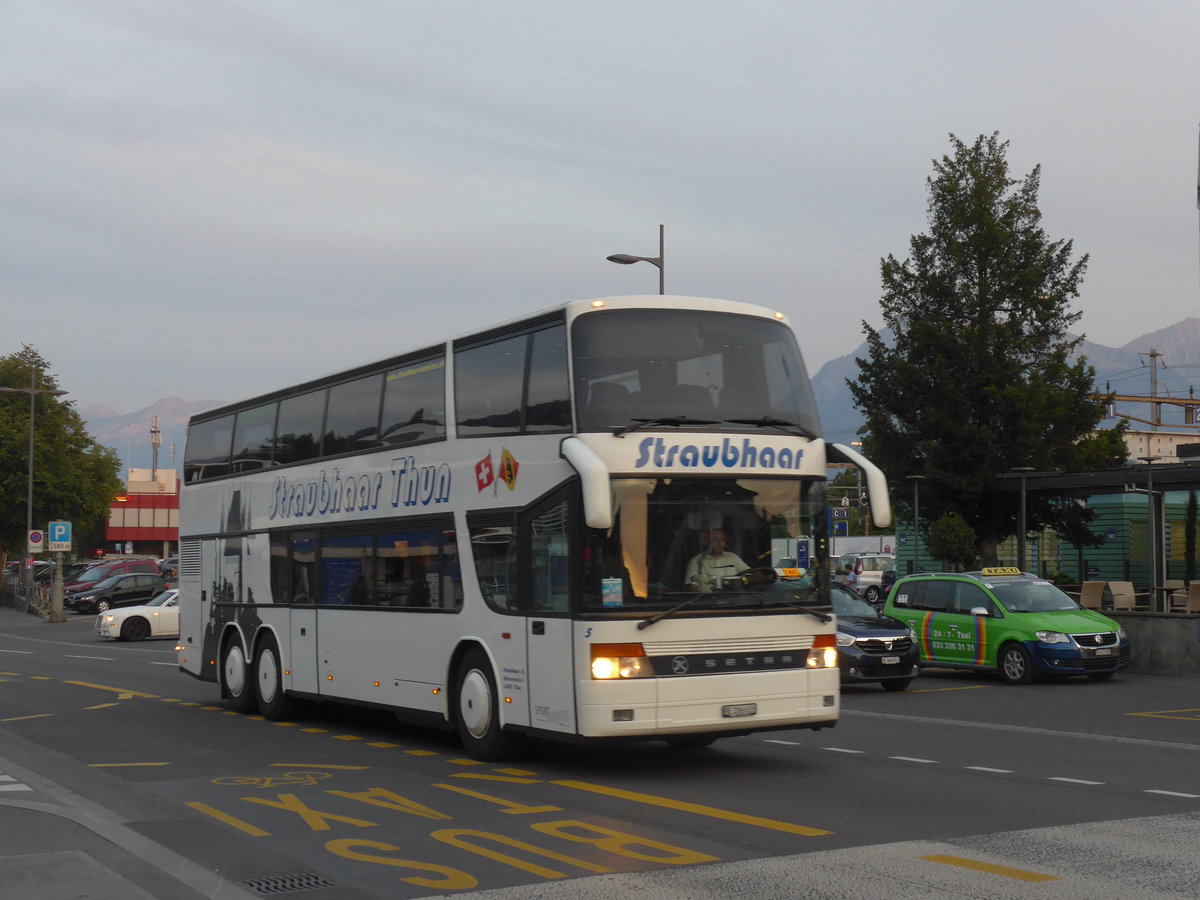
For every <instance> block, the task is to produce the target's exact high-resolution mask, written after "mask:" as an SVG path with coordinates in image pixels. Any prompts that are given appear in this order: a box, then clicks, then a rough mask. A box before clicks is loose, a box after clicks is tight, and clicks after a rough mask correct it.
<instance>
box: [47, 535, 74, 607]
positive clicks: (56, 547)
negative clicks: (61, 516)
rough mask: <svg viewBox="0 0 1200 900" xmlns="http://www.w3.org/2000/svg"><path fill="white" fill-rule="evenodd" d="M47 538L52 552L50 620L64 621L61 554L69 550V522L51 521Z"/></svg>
mask: <svg viewBox="0 0 1200 900" xmlns="http://www.w3.org/2000/svg"><path fill="white" fill-rule="evenodd" d="M48 531H49V540H48V541H47V542H46V543H47V545H48V546H49V549H50V550H51V551H52V552H53V553H54V563H55V565H54V582H53V584H52V586H51V588H50V621H51V622H64V621H66V620H65V619H64V618H63V580H62V569H63V554H64V553H69V552H70V550H71V523H70V522H51V523H50V527H49V529H48Z"/></svg>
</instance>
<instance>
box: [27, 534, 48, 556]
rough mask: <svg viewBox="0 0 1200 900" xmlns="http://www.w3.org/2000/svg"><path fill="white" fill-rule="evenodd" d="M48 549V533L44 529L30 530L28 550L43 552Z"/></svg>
mask: <svg viewBox="0 0 1200 900" xmlns="http://www.w3.org/2000/svg"><path fill="white" fill-rule="evenodd" d="M45 549H46V534H45V532H42V531H31V532H29V546H28V552H30V553H41V552H42V551H43V550H45Z"/></svg>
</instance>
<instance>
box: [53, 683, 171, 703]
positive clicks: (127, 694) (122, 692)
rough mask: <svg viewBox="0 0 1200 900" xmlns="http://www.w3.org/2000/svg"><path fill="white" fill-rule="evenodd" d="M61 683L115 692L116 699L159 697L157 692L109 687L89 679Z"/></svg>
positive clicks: (149, 698)
mask: <svg viewBox="0 0 1200 900" xmlns="http://www.w3.org/2000/svg"><path fill="white" fill-rule="evenodd" d="M63 684H73V685H75V686H76V687H86V688H95V689H96V690H98V691H109V692H110V693H113V694H116V695H117V699H118V700H132V699H133V698H134V697H142V698H143V699H146V700H157V699H159V696H158V694H147V693H144V692H143V691H131V690H128V689H127V688H115V687H109V686H108V685H106V684H92V683H91V682H89V681H64V682H63Z"/></svg>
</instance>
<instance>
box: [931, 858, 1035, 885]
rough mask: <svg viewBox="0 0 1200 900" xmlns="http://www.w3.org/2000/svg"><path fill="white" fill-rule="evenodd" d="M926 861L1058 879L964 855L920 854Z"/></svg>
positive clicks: (1029, 877) (1007, 874) (1029, 878)
mask: <svg viewBox="0 0 1200 900" xmlns="http://www.w3.org/2000/svg"><path fill="white" fill-rule="evenodd" d="M921 859H923V860H926V861H928V862H935V863H942V864H943V865H947V866H958V867H959V868H960V869H974V870H975V871H976V872H988V873H990V874H992V875H1001V876H1003V877H1004V878H1015V879H1017V880H1018V881H1058V880H1059V878H1058V876H1057V875H1046V874H1045V873H1043V872H1030V871H1029V870H1028V869H1014V868H1012V867H1011V866H998V865H996V864H995V863H986V862H983V861H982V860H978V859H967V858H966V857H965V856H948V855H945V854H939V855H937V856H922V857H921Z"/></svg>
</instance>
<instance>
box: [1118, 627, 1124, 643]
mask: <svg viewBox="0 0 1200 900" xmlns="http://www.w3.org/2000/svg"><path fill="white" fill-rule="evenodd" d="M1117 640H1118V641H1123V640H1125V629H1124V628H1117Z"/></svg>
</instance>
